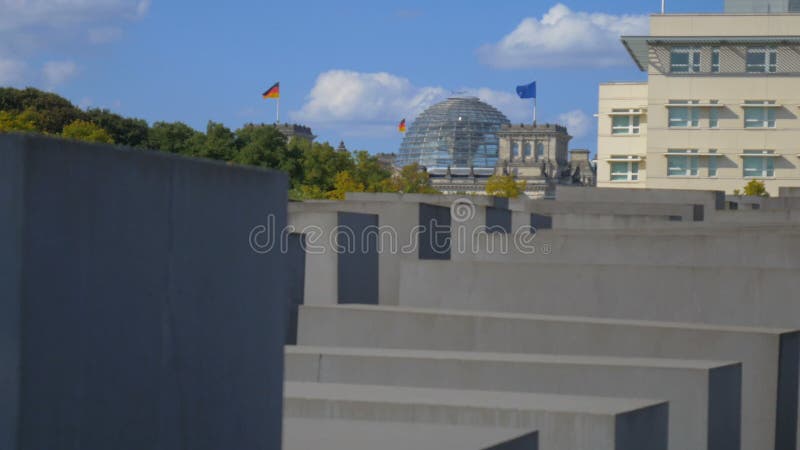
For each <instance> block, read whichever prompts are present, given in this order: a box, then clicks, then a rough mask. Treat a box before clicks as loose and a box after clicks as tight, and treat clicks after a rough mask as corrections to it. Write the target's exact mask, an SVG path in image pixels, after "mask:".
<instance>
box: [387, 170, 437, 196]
mask: <svg viewBox="0 0 800 450" xmlns="http://www.w3.org/2000/svg"><path fill="white" fill-rule="evenodd" d="M383 190H384V191H386V192H401V193H405V194H439V193H440V192H439V191H437V190H436V189H434V188H432V187H431V185H430V177H429V176H428V172H426V171H424V170H422V169H421V168H420V166H419V164H417V163H414V164H410V165H408V166H405V167H403V168H402V169H401V170H400V173H399V174H397V175H395V176H393V177H392V178H389V179H387V180H384V182H383Z"/></svg>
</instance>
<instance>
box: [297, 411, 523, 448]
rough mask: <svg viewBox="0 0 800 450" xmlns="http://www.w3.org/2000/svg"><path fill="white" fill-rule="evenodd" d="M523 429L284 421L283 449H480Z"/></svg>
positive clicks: (511, 436)
mask: <svg viewBox="0 0 800 450" xmlns="http://www.w3.org/2000/svg"><path fill="white" fill-rule="evenodd" d="M529 433H533V431H529V430H526V429H514V428H499V427H493V428H488V427H466V426H455V425H430V424H420V423H399V422H367V421H357V420H334V419H303V418H295V417H287V418H284V419H283V450H323V449H324V450H375V449H380V450H482V449H485V448H489V447H492V446H494V445H497V444H499V443H502V442H507V441H510V440H512V439H516V438H518V437H520V436H523V435H526V434H529Z"/></svg>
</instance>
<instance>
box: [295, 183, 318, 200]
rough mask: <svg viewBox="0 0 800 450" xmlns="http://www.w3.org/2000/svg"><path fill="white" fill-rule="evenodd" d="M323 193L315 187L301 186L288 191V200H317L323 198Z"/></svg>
mask: <svg viewBox="0 0 800 450" xmlns="http://www.w3.org/2000/svg"><path fill="white" fill-rule="evenodd" d="M325 194H326V193H325V192H324V191H323V190H322V189H320V188H318V187H317V186H310V185H307V184H301V185H299V186H297V187H296V188H294V189H292V190H291V191H289V199H290V200H319V199H323V198H325Z"/></svg>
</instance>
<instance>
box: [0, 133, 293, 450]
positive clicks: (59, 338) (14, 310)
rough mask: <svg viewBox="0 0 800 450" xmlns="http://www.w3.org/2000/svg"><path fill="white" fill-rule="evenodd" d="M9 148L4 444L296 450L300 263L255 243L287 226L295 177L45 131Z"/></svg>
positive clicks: (1, 361) (0, 191)
mask: <svg viewBox="0 0 800 450" xmlns="http://www.w3.org/2000/svg"><path fill="white" fill-rule="evenodd" d="M0 155H1V156H0V203H2V204H0V207H2V211H3V213H2V215H0V244H3V247H2V248H3V250H2V251H0V299H2V300H1V301H0V322H2V323H0V333H3V335H2V337H1V338H0V367H2V368H3V369H2V370H0V377H3V378H2V383H0V389H1V390H0V396H2V398H0V448H3V449H4V450H5V449H9V450H23V449H25V450H28V449H58V450H107V449H116V450H141V449H143V448H147V449H154V450H162V449H163V450H166V449H176V448H191V449H193V450H195V449H196V450H211V449H214V450H218V449H220V448H279V446H280V437H281V392H282V376H283V362H282V358H281V355H282V350H283V341H284V308H285V306H286V303H287V296H288V286H287V283H286V278H287V274H288V273H287V269H286V266H287V265H286V264H285V262H284V259H283V256H282V255H281V254H280V253H279V252H268V253H264V254H259V253H257V252H255V251H254V250H253V248H251V245H250V243H249V242H248V235H249V233H250V232H251V230H252V229H253V228H254V227H256V226H258V225H264V224H265V222H266V221H268V216H270V215H271V217H272V218H273V219H274V222H273V223H274V225H276V226H278V227H283V226H284V225H285V223H286V195H287V188H288V181H287V178H286V176H285V175H284V174H281V173H278V172H271V171H263V170H255V169H247V168H240V167H230V166H228V165H225V164H219V163H213V162H208V161H201V160H195V159H187V158H181V157H176V156H171V155H166V154H163V153H158V152H150V151H140V150H131V149H122V148H119V147H112V146H106V145H92V144H86V143H79V142H72V141H64V140H59V139H53V138H48V137H42V136H18V135H0ZM6 244H9V246H8V247H6ZM7 249H10V250H11V251H10V252H8V251H7ZM9 253H10V254H9ZM254 393H259V394H258V395H254ZM7 402H8V403H7Z"/></svg>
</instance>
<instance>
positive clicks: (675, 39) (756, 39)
mask: <svg viewBox="0 0 800 450" xmlns="http://www.w3.org/2000/svg"><path fill="white" fill-rule="evenodd" d="M745 15H746V14H745ZM795 15H797V14H795ZM620 40H621V41H622V45H624V46H625V49H626V50H627V51H628V54H630V55H631V57H632V58H633V61H634V62H635V63H636V65H637V66H638V67H639V70H641V71H642V72H644V71H646V70H647V63H648V61H649V59H650V46H651V45H669V44H679V45H680V44H704V45H714V44H720V45H722V44H762V45H778V44H795V45H796V44H800V36H622V37H621V38H620Z"/></svg>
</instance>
